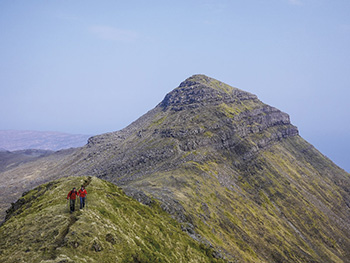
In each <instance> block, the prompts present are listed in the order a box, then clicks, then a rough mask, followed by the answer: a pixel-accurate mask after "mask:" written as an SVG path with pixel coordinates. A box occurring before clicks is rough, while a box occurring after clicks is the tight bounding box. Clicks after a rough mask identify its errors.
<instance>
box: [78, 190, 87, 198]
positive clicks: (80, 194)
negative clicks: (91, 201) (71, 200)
mask: <svg viewBox="0 0 350 263" xmlns="http://www.w3.org/2000/svg"><path fill="white" fill-rule="evenodd" d="M78 195H79V196H80V197H85V196H86V195H87V192H86V189H84V190H81V188H80V189H79V191H78Z"/></svg>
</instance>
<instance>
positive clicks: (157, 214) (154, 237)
mask: <svg viewBox="0 0 350 263" xmlns="http://www.w3.org/2000/svg"><path fill="white" fill-rule="evenodd" d="M80 184H85V185H86V189H87V191H88V192H89V195H88V207H87V208H85V209H83V210H79V211H76V212H74V213H73V214H70V213H69V212H68V208H67V206H66V200H65V198H66V196H67V193H68V192H69V190H71V188H72V186H77V187H79V185H80ZM0 262H3V263H12V262H13V263H14V262H43V263H44V262H47V263H48V262H67V263H69V262H106V263H107V262H222V260H220V259H215V258H214V257H213V251H212V250H211V249H210V248H209V247H206V246H204V245H202V244H200V243H198V242H195V241H194V240H193V239H191V238H190V237H189V236H188V235H187V234H185V233H184V232H183V231H181V225H180V224H179V223H177V222H176V221H175V220H174V219H172V218H171V217H170V216H169V215H168V214H166V213H165V212H164V211H162V210H161V209H160V207H159V205H158V204H157V203H156V202H152V203H151V205H150V206H145V205H142V204H140V203H139V202H137V201H135V200H134V199H132V198H130V197H128V196H126V195H125V194H124V193H123V191H122V190H121V189H120V188H118V187H116V186H115V185H113V184H111V183H108V182H106V181H103V180H100V179H97V178H91V177H90V178H87V177H84V178H81V177H74V178H63V179H60V180H58V181H52V182H50V183H47V184H44V185H41V186H39V187H37V188H35V189H34V190H32V191H30V192H28V193H27V194H26V195H24V196H23V197H22V198H21V199H19V200H18V202H17V203H16V205H15V206H14V207H13V209H12V210H11V214H9V219H8V220H7V221H6V223H4V224H3V225H2V226H1V227H0Z"/></svg>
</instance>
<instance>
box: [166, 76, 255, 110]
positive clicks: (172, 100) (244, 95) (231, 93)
mask: <svg viewBox="0 0 350 263" xmlns="http://www.w3.org/2000/svg"><path fill="white" fill-rule="evenodd" d="M243 100H256V101H258V97H257V96H256V95H253V94H251V93H249V92H246V91H243V90H240V89H237V88H234V87H231V86H229V85H227V84H225V83H223V82H221V81H218V80H216V79H214V78H210V77H208V76H206V75H202V74H197V75H193V76H192V77H189V78H187V79H186V80H184V81H183V82H181V84H180V85H179V87H178V88H176V89H174V90H173V91H172V92H170V93H168V94H167V95H166V96H165V98H164V100H163V101H162V102H161V103H160V106H161V107H163V108H164V109H165V108H168V107H171V108H172V109H173V110H175V111H176V110H182V109H184V108H188V107H189V108H197V107H199V106H208V105H219V104H221V103H234V102H235V101H243Z"/></svg>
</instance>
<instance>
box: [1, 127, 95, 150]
mask: <svg viewBox="0 0 350 263" xmlns="http://www.w3.org/2000/svg"><path fill="white" fill-rule="evenodd" d="M89 137H91V136H90V135H82V134H68V133H61V132H51V131H47V132H42V131H17V130H0V149H1V150H2V151H4V150H8V151H17V150H25V149H41V150H51V151H58V150H62V149H68V148H72V147H73V148H75V147H81V146H83V145H85V144H86V143H87V140H88V139H89Z"/></svg>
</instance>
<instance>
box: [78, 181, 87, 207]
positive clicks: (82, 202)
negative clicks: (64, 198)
mask: <svg viewBox="0 0 350 263" xmlns="http://www.w3.org/2000/svg"><path fill="white" fill-rule="evenodd" d="M78 195H79V197H80V209H83V208H84V207H85V199H86V196H87V192H86V189H85V188H84V186H83V185H82V186H81V188H80V189H79V191H78Z"/></svg>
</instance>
